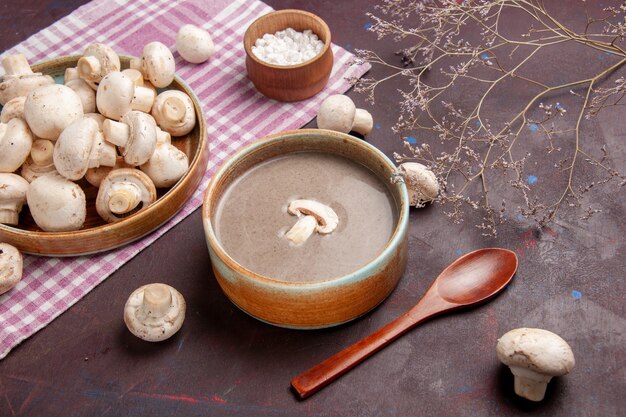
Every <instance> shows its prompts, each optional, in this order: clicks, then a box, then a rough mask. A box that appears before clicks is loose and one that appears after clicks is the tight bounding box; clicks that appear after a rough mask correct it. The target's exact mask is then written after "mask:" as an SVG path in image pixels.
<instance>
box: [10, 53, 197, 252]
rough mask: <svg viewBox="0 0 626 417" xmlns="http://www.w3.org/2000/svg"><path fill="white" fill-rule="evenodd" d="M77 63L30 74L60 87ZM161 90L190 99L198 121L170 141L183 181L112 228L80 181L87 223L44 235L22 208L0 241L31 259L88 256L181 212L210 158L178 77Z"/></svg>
mask: <svg viewBox="0 0 626 417" xmlns="http://www.w3.org/2000/svg"><path fill="white" fill-rule="evenodd" d="M79 58H80V56H64V57H59V58H54V59H50V60H47V61H43V62H40V63H37V64H34V65H32V70H33V71H34V72H42V73H44V74H48V75H50V76H52V77H53V78H54V79H55V82H56V83H57V84H62V83H63V79H64V73H65V70H66V69H67V68H70V67H76V65H77V62H78V59H79ZM130 60H131V57H127V56H120V61H121V66H122V69H126V68H129V64H130ZM166 89H167V90H176V91H182V92H184V93H186V94H187V95H188V96H189V97H190V98H191V100H192V102H193V107H194V110H195V113H196V120H197V122H196V125H195V127H194V128H193V130H192V131H191V132H189V133H188V134H185V135H183V136H180V137H176V138H174V139H173V140H172V145H174V146H175V147H176V148H178V149H179V150H180V151H182V152H183V153H185V154H186V155H187V157H188V159H189V168H188V169H187V172H186V173H185V174H184V175H183V177H182V178H180V179H179V180H178V181H177V182H176V183H175V184H173V185H171V186H169V187H162V188H158V189H157V190H156V197H157V198H156V201H154V202H153V203H151V204H149V205H147V206H142V208H141V209H140V210H138V211H136V212H132V214H129V215H128V216H126V217H124V218H123V219H120V220H117V221H115V222H112V223H108V222H107V221H105V220H104V219H103V218H102V217H101V216H100V215H99V214H98V212H97V210H96V206H95V201H96V197H97V194H98V189H97V188H95V187H93V186H91V185H90V184H89V183H88V182H87V181H85V180H84V179H81V180H80V181H78V182H77V184H79V185H80V186H81V188H82V189H83V191H84V193H85V197H86V201H87V211H86V218H85V222H84V225H83V227H82V228H81V229H79V230H75V231H67V232H47V231H43V230H42V229H41V228H40V227H39V226H38V225H37V224H36V223H35V222H34V220H33V217H32V216H31V213H30V210H29V209H28V206H24V209H23V210H22V212H21V213H20V218H19V223H18V225H16V226H9V225H6V224H0V241H2V242H6V243H9V244H11V245H13V246H15V247H17V248H18V249H20V250H21V251H22V252H25V253H31V254H35V255H45V256H75V255H87V254H92V253H98V252H103V251H107V250H111V249H114V248H117V247H120V246H124V245H126V244H129V243H131V242H133V241H136V240H138V239H140V238H142V237H143V236H145V235H147V234H149V233H150V232H152V231H154V230H156V229H157V228H159V227H160V226H161V225H162V224H164V223H165V222H167V221H168V220H169V219H170V218H172V217H173V216H174V215H175V214H176V213H177V212H178V211H179V210H180V209H182V208H183V206H184V205H185V203H186V202H187V201H188V200H189V199H190V198H191V196H192V195H193V193H194V192H195V191H196V189H197V188H198V186H199V185H200V182H201V181H202V178H203V176H204V172H205V170H206V166H207V162H208V158H209V149H208V142H207V138H206V121H205V119H204V115H203V112H202V107H201V105H200V103H199V101H198V99H197V98H196V96H195V95H194V93H193V91H192V90H191V88H189V87H188V86H187V85H186V84H185V83H184V82H183V81H182V80H181V79H180V78H179V77H178V76H176V77H175V78H174V81H173V82H172V83H171V85H169V86H168V87H167V88H166ZM0 108H1V107H0Z"/></svg>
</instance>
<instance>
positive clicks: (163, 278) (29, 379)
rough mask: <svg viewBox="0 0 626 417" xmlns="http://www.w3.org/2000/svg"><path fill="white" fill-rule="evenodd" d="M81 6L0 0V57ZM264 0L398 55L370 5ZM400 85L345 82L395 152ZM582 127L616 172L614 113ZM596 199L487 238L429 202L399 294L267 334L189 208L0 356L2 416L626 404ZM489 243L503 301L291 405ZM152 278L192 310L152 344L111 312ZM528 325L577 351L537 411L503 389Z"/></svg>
mask: <svg viewBox="0 0 626 417" xmlns="http://www.w3.org/2000/svg"><path fill="white" fill-rule="evenodd" d="M81 3H84V2H83V1H33V0H22V1H19V2H4V3H2V4H1V5H0V34H1V36H0V50H5V49H7V48H9V47H11V46H12V45H14V44H16V43H18V42H20V41H22V40H24V39H26V38H27V37H28V36H29V35H30V34H32V33H35V32H37V31H38V30H40V29H42V28H44V27H46V26H48V25H50V24H51V23H53V22H54V21H55V20H57V19H58V18H60V17H62V16H64V15H65V14H68V13H70V12H71V11H72V10H73V9H75V8H76V7H78V6H79V5H80V4H81ZM267 3H268V4H270V5H272V6H273V7H275V8H280V9H283V8H302V9H305V10H309V11H311V12H314V13H316V14H318V15H319V16H321V17H322V18H323V19H324V20H326V22H327V23H328V24H329V26H330V28H331V31H332V33H333V41H334V42H335V43H337V44H338V45H341V46H343V47H345V48H347V49H352V48H369V49H373V50H375V51H377V52H378V53H379V54H381V55H382V56H384V57H387V58H390V57H392V56H393V52H394V51H395V50H396V49H398V48H397V46H395V45H393V44H392V42H391V41H389V40H384V41H376V38H375V36H374V35H373V34H371V33H369V32H367V31H366V30H365V27H366V26H367V25H368V18H367V16H365V12H366V11H371V10H372V9H373V8H372V5H373V4H374V3H375V2H374V1H371V0H369V1H362V2H348V1H316V2H305V1H296V0H292V1H277V0H273V1H267ZM563 3H564V4H565V6H566V7H564V8H562V11H563V12H564V17H565V19H566V20H567V19H572V20H573V19H575V20H577V21H580V19H582V18H583V17H584V10H583V7H589V5H588V4H587V5H585V4H584V3H582V2H579V1H568V2H561V4H563ZM587 3H589V2H587ZM16 4H17V5H16ZM615 4H618V2H615ZM566 50H567V48H564V51H566ZM564 53H565V52H564ZM564 56H565V55H563V57H564ZM563 57H561V56H560V55H555V56H550V57H547V58H546V61H545V65H544V66H543V67H542V68H540V71H546V72H548V73H549V75H554V76H555V77H558V76H562V75H563V74H561V72H560V71H562V69H561V64H562V63H563V62H564V61H563V60H562V58H563ZM594 59H595V58H590V59H587V58H585V60H584V61H582V62H584V65H580V63H576V62H575V64H576V65H574V66H573V67H574V70H573V71H574V72H575V71H577V69H576V68H577V67H580V71H584V70H585V69H589V67H593V65H594V63H595V62H596V61H594ZM568 71H572V70H571V69H570V70H568ZM372 74H374V75H376V74H380V69H377V68H375V69H373V70H372ZM567 75H569V76H571V75H572V74H571V73H568V74H567ZM573 75H576V74H573ZM396 87H397V86H396V85H392V84H389V85H383V86H382V87H381V91H380V93H381V94H379V95H378V97H379V99H378V101H377V105H376V106H375V107H371V106H369V105H366V104H365V102H364V97H363V96H362V95H359V94H355V93H349V95H350V96H351V97H352V98H353V99H354V100H355V101H356V102H357V104H358V105H360V106H364V107H365V108H367V109H368V110H370V111H371V112H372V114H373V116H374V119H375V122H376V123H377V124H378V127H377V128H376V129H375V130H374V131H373V132H372V133H371V134H370V135H369V136H368V137H367V140H368V141H369V142H371V143H372V144H374V145H376V146H378V147H379V148H380V149H382V150H383V151H384V152H386V153H387V154H388V155H389V156H391V154H392V152H393V151H399V150H401V149H402V143H401V140H400V139H399V137H398V136H397V135H395V134H394V133H392V131H391V126H392V125H393V124H394V122H395V121H396V119H397V110H396V100H395V98H394V97H393V95H394V93H395V88H396ZM469 93H471V92H469ZM465 94H468V92H465ZM516 94H521V93H520V92H519V91H515V90H513V91H505V92H502V93H501V95H500V96H499V97H500V105H501V106H503V108H504V109H506V106H507V103H511V102H513V101H514V99H515V96H516ZM620 115H621V120H620ZM312 126H313V125H312ZM587 134H588V137H589V140H592V141H594V144H595V145H597V148H599V147H600V146H602V145H603V144H607V147H608V148H609V150H612V151H613V153H612V155H615V158H614V160H613V163H615V164H617V165H618V166H620V164H621V168H622V169H623V167H624V163H623V162H624V141H625V140H626V134H624V129H623V110H622V113H619V112H617V111H608V112H606V113H605V114H604V115H603V116H602V117H601V118H600V119H598V121H596V122H593V123H590V127H589V128H588V130H587ZM543 174H544V173H543V172H540V171H539V172H536V173H535V175H536V176H537V178H538V180H539V181H540V182H543V183H544V185H547V186H548V187H550V186H551V185H552V184H551V181H552V179H551V177H550V176H548V175H545V176H544V175H543ZM607 190H610V188H608V189H607ZM595 198H596V201H597V204H598V205H600V207H601V208H602V209H603V211H604V213H602V214H600V215H598V216H596V217H595V218H593V219H592V220H591V221H589V222H580V221H578V220H577V218H576V217H575V216H573V215H572V216H570V217H567V216H566V217H564V218H562V219H560V220H559V221H557V222H556V223H555V224H553V225H552V226H551V227H550V228H549V229H544V230H542V231H539V230H536V229H535V228H533V225H532V223H530V222H529V221H525V220H516V219H512V221H511V222H509V225H508V226H506V227H505V228H504V229H503V230H502V231H501V233H500V237H499V238H497V239H488V238H484V237H481V235H480V231H479V230H477V229H476V228H474V226H473V225H474V224H476V223H478V222H479V221H480V217H479V216H478V215H477V214H476V215H470V216H469V217H468V218H466V220H465V222H464V223H462V224H461V225H453V224H452V223H451V222H449V221H448V220H447V219H446V218H445V216H444V215H443V211H442V209H441V207H439V206H432V207H428V208H426V209H423V210H420V211H413V212H412V214H411V225H410V238H409V239H410V240H409V249H410V253H411V255H410V260H409V265H408V268H407V272H406V274H405V276H404V277H403V279H402V281H401V283H400V285H399V286H398V288H397V289H396V291H395V292H394V293H393V294H392V295H391V296H390V297H389V299H388V300H386V301H385V302H384V303H383V304H382V305H381V306H380V307H379V308H377V309H376V310H375V311H373V312H372V313H370V314H368V315H366V316H365V317H363V318H362V319H360V320H357V321H355V322H353V323H350V324H347V325H344V326H341V327H338V328H333V329H327V330H319V331H294V330H286V329H281V328H276V327H272V326H269V325H266V324H263V323H260V322H258V321H256V320H254V319H252V318H250V317H248V316H247V315H245V314H244V313H242V312H241V311H239V310H238V309H237V308H236V307H234V306H233V305H232V304H231V303H230V302H229V301H228V300H227V299H226V298H225V296H224V295H223V294H222V292H221V290H220V289H219V287H218V285H217V284H216V282H215V280H214V278H213V276H212V272H211V269H210V262H209V257H208V253H207V250H206V244H205V241H204V236H203V230H202V226H201V217H200V211H199V210H198V211H196V212H194V213H193V214H192V215H191V216H189V217H188V218H187V219H186V220H184V221H183V222H182V223H181V224H179V225H178V226H176V227H175V228H174V229H173V230H171V231H169V232H168V233H167V234H166V235H165V236H164V237H162V238H161V239H159V240H157V241H156V242H155V243H154V244H153V245H152V246H150V247H149V248H147V249H146V250H144V251H143V252H141V253H140V254H139V255H138V256H137V257H136V258H134V259H133V260H132V261H130V262H129V263H128V264H126V265H125V266H124V267H122V268H121V269H120V270H119V271H118V272H117V273H115V274H113V275H112V276H111V277H109V278H108V279H107V280H106V281H105V282H104V283H102V284H101V285H100V286H99V287H97V288H96V289H94V290H93V291H92V292H91V293H90V294H88V295H87V296H86V297H85V298H84V299H83V300H81V301H80V302H78V303H77V304H76V305H75V306H74V307H72V308H71V309H70V310H68V311H67V312H66V313H64V314H63V315H62V316H61V317H59V318H58V319H56V320H55V321H53V322H52V323H51V324H50V325H49V326H48V327H46V328H45V329H43V330H41V331H40V332H38V333H36V334H35V335H34V336H33V337H31V338H30V339H28V340H26V341H25V342H23V343H22V345H20V346H19V347H17V348H16V349H14V351H13V352H11V353H10V354H9V356H8V357H7V358H5V359H4V360H2V361H0V415H1V416H11V415H19V416H66V417H70V416H123V415H124V416H126V415H128V416H144V415H145V416H154V415H159V416H160V415H180V416H196V415H197V416H339V415H341V416H408V415H433V416H434V415H437V416H487V415H493V416H501V415H528V414H529V412H531V411H532V413H533V414H534V415H550V416H611V415H620V414H621V415H624V413H625V412H626V401H625V399H624V393H625V392H626V375H625V370H624V369H625V368H626V350H625V346H626V324H625V323H626V319H625V318H624V316H625V314H624V313H625V311H624V309H625V304H626V303H624V294H625V289H626V285H625V284H624V270H625V268H624V266H625V265H624V250H623V249H624V237H625V230H624V228H623V216H624V199H623V194H622V195H619V194H617V193H615V191H612V192H610V191H599V192H597V194H595ZM512 216H514V215H512ZM486 246H502V247H506V248H510V249H513V250H515V251H516V252H517V254H518V256H519V258H520V267H519V270H518V273H517V275H516V277H515V278H514V280H513V282H512V284H511V285H510V287H509V288H508V289H507V290H506V291H505V292H504V293H503V294H502V295H500V296H499V297H497V298H496V299H495V300H493V301H492V302H491V303H489V304H488V305H485V306H482V307H480V308H476V309H473V310H470V311H466V312H463V313H459V314H455V315H450V316H447V317H441V318H438V319H435V320H432V321H431V322H428V323H426V324H424V325H422V326H421V327H420V328H418V329H415V330H414V331H412V332H410V333H409V334H407V335H405V336H404V337H403V338H402V339H401V340H399V341H397V342H395V343H394V344H392V345H391V346H389V347H388V348H387V349H385V350H384V351H383V352H381V353H379V354H377V355H376V356H375V357H373V358H371V359H370V360H368V361H367V362H365V363H364V364H362V365H361V366H359V367H358V368H356V369H355V370H353V371H352V372H350V373H349V374H347V375H346V376H344V377H343V378H341V379H340V380H339V381H337V382H336V383H334V384H332V385H331V386H329V387H328V388H326V389H325V390H323V391H322V392H320V393H318V394H316V395H315V396H314V397H312V398H310V399H308V400H306V401H298V400H296V399H295V397H294V396H293V395H292V393H291V392H290V390H289V381H290V380H291V379H292V378H293V377H294V376H296V375H297V374H299V373H300V372H302V371H304V370H306V369H307V368H309V367H310V366H312V365H314V364H316V363H318V362H319V361H321V360H323V359H325V358H326V357H328V356H329V355H331V354H333V353H335V352H336V351H338V350H340V349H342V348H343V347H346V346H348V345H350V344H352V343H353V342H356V341H357V340H359V339H361V338H362V337H364V336H366V335H368V334H369V333H371V332H372V331H374V330H375V329H377V328H379V327H380V326H382V325H383V324H385V323H387V322H388V321H390V320H392V319H394V318H395V317H397V316H398V315H400V314H402V312H404V311H406V310H407V309H408V308H409V307H410V306H412V305H413V304H414V303H415V302H416V301H417V300H418V299H419V297H420V296H421V295H422V294H423V293H424V291H425V290H426V289H427V288H428V286H429V285H430V282H431V281H432V279H433V278H434V277H435V276H436V275H437V274H438V273H439V272H440V271H441V270H442V269H443V268H444V267H445V266H446V265H447V264H449V263H450V262H451V261H453V260H454V259H455V258H456V257H458V256H459V255H460V254H462V253H465V252H468V251H471V250H473V249H476V248H479V247H486ZM148 282H167V283H170V284H172V285H173V286H175V287H176V288H178V289H179V290H180V291H181V292H182V293H183V294H184V295H185V297H186V300H187V304H188V310H187V320H186V322H185V325H184V326H183V328H182V330H181V331H180V333H179V334H178V335H177V336H175V337H174V338H172V339H171V340H169V341H166V342H164V343H160V344H149V343H146V342H142V341H141V340H139V339H136V338H135V337H133V336H132V335H131V334H130V333H129V332H128V331H127V330H126V328H125V326H124V323H123V321H122V310H123V306H124V303H125V301H126V298H127V297H128V295H129V294H130V293H131V292H132V291H133V290H134V289H135V288H137V287H139V286H140V285H143V284H145V283H148ZM0 325H1V324H0ZM522 326H530V327H544V328H547V329H549V330H553V331H555V332H557V333H560V334H561V335H562V336H563V337H564V338H565V339H566V340H567V341H568V342H569V343H570V344H571V346H572V348H573V350H574V353H575V355H576V361H577V363H576V368H575V369H574V370H573V372H572V373H571V374H570V375H568V376H566V377H562V378H557V379H555V380H553V381H552V382H551V383H550V385H549V387H548V392H547V395H546V399H545V400H544V401H543V402H541V403H538V404H533V403H529V402H526V401H525V400H522V399H519V398H517V397H516V396H515V395H514V394H513V379H512V376H511V374H510V372H509V370H508V369H507V368H505V367H504V366H502V365H501V364H499V362H498V361H497V359H496V357H495V343H496V340H497V338H498V337H499V336H500V335H502V334H503V333H505V332H506V331H508V330H510V329H512V328H515V327H522Z"/></svg>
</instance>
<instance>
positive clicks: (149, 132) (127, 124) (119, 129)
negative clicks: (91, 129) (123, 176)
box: [102, 111, 157, 166]
mask: <svg viewBox="0 0 626 417" xmlns="http://www.w3.org/2000/svg"><path fill="white" fill-rule="evenodd" d="M156 129H157V127H156V123H155V121H154V119H153V118H152V116H150V115H149V114H146V113H143V112H140V111H129V112H128V113H126V115H124V117H123V118H122V122H114V121H113V120H105V121H104V123H103V124H102V131H103V132H104V138H105V139H106V140H107V141H109V142H110V143H112V144H114V145H117V146H119V147H120V148H121V152H122V156H123V157H124V161H126V163H127V164H129V165H133V166H136V165H141V164H145V163H146V162H148V160H149V159H150V157H151V156H152V154H153V153H154V150H155V148H156V143H157V130H156Z"/></svg>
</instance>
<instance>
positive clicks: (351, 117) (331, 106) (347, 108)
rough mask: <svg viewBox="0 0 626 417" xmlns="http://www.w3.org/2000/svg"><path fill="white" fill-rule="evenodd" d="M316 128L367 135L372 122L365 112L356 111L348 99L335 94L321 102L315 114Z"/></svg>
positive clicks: (369, 115)
mask: <svg viewBox="0 0 626 417" xmlns="http://www.w3.org/2000/svg"><path fill="white" fill-rule="evenodd" d="M317 127H319V128H320V129H329V130H334V131H337V132H342V133H348V132H350V131H354V132H357V133H360V134H361V135H367V134H368V133H370V132H371V131H372V128H373V127H374V121H373V119H372V115H371V114H370V113H369V112H368V111H367V110H364V109H357V108H356V106H355V105H354V102H353V101H352V99H351V98H350V97H348V96H345V95H343V94H335V95H332V96H330V97H328V98H327V99H326V100H324V101H323V102H322V104H321V106H320V108H319V110H318V112H317Z"/></svg>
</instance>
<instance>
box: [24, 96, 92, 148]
mask: <svg viewBox="0 0 626 417" xmlns="http://www.w3.org/2000/svg"><path fill="white" fill-rule="evenodd" d="M83 114H84V112H83V103H82V102H81V101H80V97H79V96H78V94H76V93H75V92H74V90H72V89H71V88H69V87H66V86H64V85H60V84H54V85H47V86H44V87H40V88H38V89H36V90H34V91H32V92H31V93H30V94H29V95H28V96H27V97H26V102H25V103H24V118H25V119H26V122H27V123H28V126H29V127H30V129H31V130H32V131H33V134H35V136H37V137H39V138H42V139H50V140H56V139H57V138H58V137H59V135H60V134H61V132H62V131H63V129H65V128H66V127H68V126H69V125H71V124H72V123H74V122H75V121H76V120H78V119H80V118H81V117H83Z"/></svg>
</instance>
